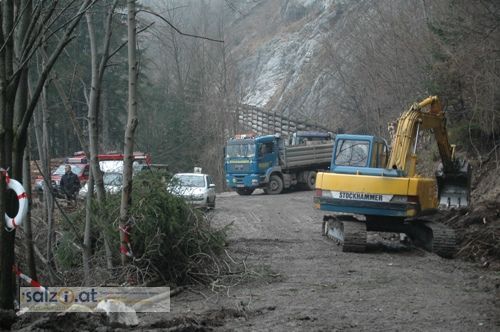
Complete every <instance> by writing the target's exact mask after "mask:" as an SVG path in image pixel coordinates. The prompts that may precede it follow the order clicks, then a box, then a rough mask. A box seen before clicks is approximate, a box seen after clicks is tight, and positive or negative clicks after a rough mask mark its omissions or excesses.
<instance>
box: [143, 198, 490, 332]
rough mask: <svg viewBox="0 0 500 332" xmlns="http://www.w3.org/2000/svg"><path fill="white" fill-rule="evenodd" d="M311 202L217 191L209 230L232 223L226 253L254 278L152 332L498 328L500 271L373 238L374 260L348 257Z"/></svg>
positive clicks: (186, 304)
mask: <svg viewBox="0 0 500 332" xmlns="http://www.w3.org/2000/svg"><path fill="white" fill-rule="evenodd" d="M312 195H313V194H312V192H310V191H302V192H293V193H286V194H282V195H276V196H269V195H264V194H263V193H261V192H255V193H254V194H253V195H251V196H238V195H236V194H235V193H223V194H220V195H219V196H218V198H217V207H216V209H215V211H213V212H211V215H212V217H213V218H212V223H213V224H214V225H215V226H218V227H222V226H224V225H227V224H230V223H232V226H231V228H230V230H229V243H228V248H227V251H228V253H229V255H230V256H231V257H232V258H234V259H235V260H236V261H245V266H246V267H247V268H248V270H249V271H254V273H253V274H252V273H250V274H251V275H252V278H248V280H243V281H240V283H239V284H238V285H236V286H233V287H230V288H227V290H226V291H224V292H221V291H219V292H212V291H211V289H210V287H209V288H204V289H203V288H202V289H197V290H193V291H185V292H183V293H182V294H180V295H179V296H176V297H174V298H172V301H171V309H172V312H171V313H169V314H168V316H167V317H165V316H163V317H161V318H160V317H158V320H157V323H153V324H150V325H148V327H149V328H153V327H168V326H172V325H171V324H170V323H169V324H166V322H167V321H170V322H173V321H177V322H180V321H183V322H184V323H185V324H187V322H191V323H193V322H194V323H195V324H196V326H197V327H198V328H199V327H200V326H203V329H205V328H206V329H207V330H217V331H230V330H238V331H242V330H243V331H253V330H255V331H266V330H269V331H285V330H286V331H303V330H307V331H335V330H338V331H381V330H384V331H387V330H390V331H393V330H401V331H495V330H497V331H500V322H499V318H500V314H499V312H500V310H499V309H500V304H499V302H500V301H499V295H500V292H499V291H500V290H499V286H500V273H498V271H496V272H495V271H491V270H485V269H482V268H480V267H478V266H476V265H472V264H470V263H467V262H464V261H461V260H456V259H452V260H447V259H443V258H440V257H438V256H436V255H434V254H431V253H427V252H424V251H422V250H420V249H415V248H407V247H403V246H401V245H397V243H396V245H395V246H391V245H389V244H390V242H387V241H385V242H380V240H381V238H380V237H379V236H377V235H376V234H370V236H369V242H370V243H371V245H370V250H369V252H368V253H364V254H355V253H343V252H342V251H341V250H340V248H339V247H337V246H336V245H335V244H334V243H333V242H331V241H330V240H328V239H326V238H324V237H322V236H321V222H322V212H321V211H316V210H314V209H313V206H312ZM162 321H163V325H162ZM194 323H193V324H194Z"/></svg>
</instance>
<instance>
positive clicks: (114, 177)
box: [78, 172, 123, 199]
mask: <svg viewBox="0 0 500 332" xmlns="http://www.w3.org/2000/svg"><path fill="white" fill-rule="evenodd" d="M102 181H103V182H104V190H105V191H106V192H107V193H109V194H117V193H119V192H120V191H121V190H122V186H123V174H122V173H119V172H104V173H103V174H102ZM88 190H89V189H88V183H86V184H85V185H84V186H83V187H82V188H81V189H80V192H79V193H78V198H80V199H85V197H87V192H88ZM95 190H96V189H95V186H94V192H95Z"/></svg>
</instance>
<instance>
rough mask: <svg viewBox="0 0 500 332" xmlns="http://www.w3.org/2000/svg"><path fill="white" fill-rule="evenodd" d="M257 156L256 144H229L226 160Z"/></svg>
mask: <svg viewBox="0 0 500 332" xmlns="http://www.w3.org/2000/svg"><path fill="white" fill-rule="evenodd" d="M254 156H255V144H229V145H228V146H227V148H226V158H234V157H248V158H252V157H254Z"/></svg>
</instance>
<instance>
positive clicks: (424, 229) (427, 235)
mask: <svg viewBox="0 0 500 332" xmlns="http://www.w3.org/2000/svg"><path fill="white" fill-rule="evenodd" d="M415 221H416V222H415ZM411 230H412V232H411V235H410V237H412V239H413V241H414V243H415V244H416V245H417V246H419V247H422V248H424V249H425V250H427V251H430V252H433V253H435V254H437V255H438V256H441V257H444V258H452V257H453V256H454V255H455V253H456V251H457V242H456V234H455V231H454V230H453V229H451V228H449V227H448V226H446V225H444V224H441V223H437V222H434V221H428V220H422V219H420V220H414V223H412V229H411Z"/></svg>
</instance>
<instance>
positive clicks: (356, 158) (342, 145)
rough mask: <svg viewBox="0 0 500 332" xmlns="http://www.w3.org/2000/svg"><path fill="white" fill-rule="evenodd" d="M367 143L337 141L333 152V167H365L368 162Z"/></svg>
mask: <svg viewBox="0 0 500 332" xmlns="http://www.w3.org/2000/svg"><path fill="white" fill-rule="evenodd" d="M368 150H369V142H368V141H357V140H339V141H338V142H337V149H336V150H335V165H337V166H358V167H365V166H366V165H367V162H368Z"/></svg>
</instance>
